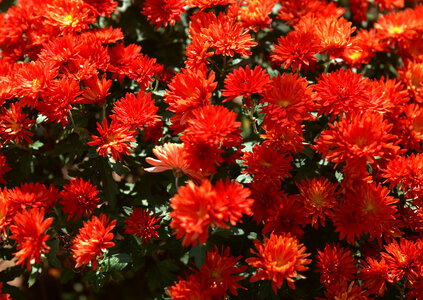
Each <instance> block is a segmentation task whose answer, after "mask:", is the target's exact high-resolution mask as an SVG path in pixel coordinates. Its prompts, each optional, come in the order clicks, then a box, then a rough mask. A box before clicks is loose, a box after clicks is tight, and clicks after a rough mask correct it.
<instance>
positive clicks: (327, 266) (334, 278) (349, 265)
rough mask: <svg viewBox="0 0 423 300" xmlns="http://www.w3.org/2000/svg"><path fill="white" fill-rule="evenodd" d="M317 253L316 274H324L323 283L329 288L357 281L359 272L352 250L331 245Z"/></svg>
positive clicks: (321, 280)
mask: <svg viewBox="0 0 423 300" xmlns="http://www.w3.org/2000/svg"><path fill="white" fill-rule="evenodd" d="M317 252H318V255H317V269H316V272H319V273H321V274H322V275H321V277H320V282H321V283H324V284H325V285H327V286H328V285H332V284H334V283H335V284H336V283H338V282H343V281H351V280H354V279H355V277H356V274H357V271H358V270H357V267H356V261H355V259H354V258H353V254H352V252H351V251H350V250H348V249H345V248H342V247H341V246H340V245H339V244H331V245H326V247H325V249H324V250H323V252H322V251H320V250H317Z"/></svg>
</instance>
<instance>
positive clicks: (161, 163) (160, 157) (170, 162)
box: [144, 143, 203, 182]
mask: <svg viewBox="0 0 423 300" xmlns="http://www.w3.org/2000/svg"><path fill="white" fill-rule="evenodd" d="M183 147H184V146H183V144H173V143H166V144H164V145H163V146H156V147H155V148H154V149H153V153H154V154H155V155H156V157H157V159H154V158H151V157H146V158H145V161H146V162H147V163H149V164H150V165H152V166H153V167H150V168H146V169H144V170H145V171H147V172H152V173H156V172H163V171H166V170H172V171H173V172H174V175H175V177H179V176H181V175H182V174H186V175H188V176H189V177H191V178H193V179H195V180H197V181H199V182H201V180H202V179H203V175H202V174H201V173H200V172H196V171H194V170H192V169H190V167H189V163H188V161H187V160H186V159H185V154H184V152H183V149H184V148H183Z"/></svg>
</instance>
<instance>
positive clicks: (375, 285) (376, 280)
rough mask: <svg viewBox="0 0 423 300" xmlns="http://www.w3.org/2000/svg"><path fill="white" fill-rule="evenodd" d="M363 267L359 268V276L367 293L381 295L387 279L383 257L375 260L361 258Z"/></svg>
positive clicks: (384, 289) (386, 267)
mask: <svg viewBox="0 0 423 300" xmlns="http://www.w3.org/2000/svg"><path fill="white" fill-rule="evenodd" d="M362 264H363V268H362V269H361V270H360V273H359V275H358V276H359V278H360V280H362V281H363V286H365V287H366V288H367V290H368V291H369V293H371V294H375V295H377V296H379V297H382V296H383V294H384V293H385V291H386V289H387V288H386V282H387V281H389V275H388V266H387V265H386V262H385V259H383V258H382V259H381V260H380V261H377V260H375V259H372V258H367V259H366V260H362Z"/></svg>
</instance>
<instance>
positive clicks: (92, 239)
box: [72, 214, 116, 270]
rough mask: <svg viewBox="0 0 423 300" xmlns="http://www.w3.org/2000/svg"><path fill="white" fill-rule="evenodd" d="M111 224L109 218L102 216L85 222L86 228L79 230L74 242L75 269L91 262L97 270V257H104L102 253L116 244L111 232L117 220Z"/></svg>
mask: <svg viewBox="0 0 423 300" xmlns="http://www.w3.org/2000/svg"><path fill="white" fill-rule="evenodd" d="M107 223H109V217H106V215H104V214H100V217H99V218H97V217H96V216H93V217H92V219H91V220H90V221H88V222H84V226H83V227H82V228H80V229H79V234H78V235H77V236H76V237H75V239H74V240H73V245H72V252H73V259H74V260H75V261H76V266H75V268H79V267H80V266H83V265H86V264H88V263H89V262H90V261H91V263H92V267H93V269H94V270H95V269H96V268H97V257H98V256H100V258H101V257H102V251H104V250H106V249H108V248H111V247H113V246H114V245H115V243H113V242H111V240H113V237H114V235H113V233H112V232H110V231H112V230H113V228H115V225H116V220H113V221H112V222H110V224H107Z"/></svg>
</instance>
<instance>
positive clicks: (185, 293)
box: [167, 274, 209, 300]
mask: <svg viewBox="0 0 423 300" xmlns="http://www.w3.org/2000/svg"><path fill="white" fill-rule="evenodd" d="M178 279H179V281H178V282H176V283H175V284H174V285H172V286H170V287H168V288H167V293H168V294H169V296H170V297H172V299H173V300H188V299H189V300H198V299H200V300H203V299H204V300H209V299H208V298H205V297H203V295H202V293H203V290H202V289H201V285H200V282H198V278H197V274H191V275H190V276H189V277H188V278H187V279H186V280H184V279H182V278H180V277H179V278H178Z"/></svg>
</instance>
